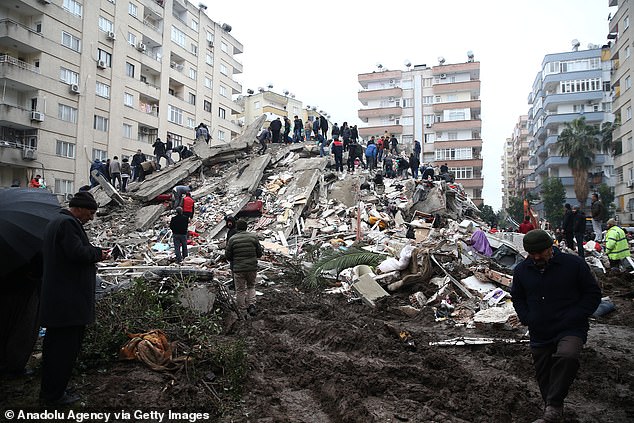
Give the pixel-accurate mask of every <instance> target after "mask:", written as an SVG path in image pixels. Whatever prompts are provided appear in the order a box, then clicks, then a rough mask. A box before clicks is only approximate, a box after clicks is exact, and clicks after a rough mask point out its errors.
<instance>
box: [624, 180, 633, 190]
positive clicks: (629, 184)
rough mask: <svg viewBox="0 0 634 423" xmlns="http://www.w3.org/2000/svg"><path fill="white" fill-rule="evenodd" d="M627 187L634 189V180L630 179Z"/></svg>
mask: <svg viewBox="0 0 634 423" xmlns="http://www.w3.org/2000/svg"><path fill="white" fill-rule="evenodd" d="M626 185H627V187H628V188H632V187H634V180H632V179H630V180H629V181H627V182H626Z"/></svg>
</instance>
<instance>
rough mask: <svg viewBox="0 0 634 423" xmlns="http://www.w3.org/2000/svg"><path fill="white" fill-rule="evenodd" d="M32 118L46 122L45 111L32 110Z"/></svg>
mask: <svg viewBox="0 0 634 423" xmlns="http://www.w3.org/2000/svg"><path fill="white" fill-rule="evenodd" d="M31 120H34V121H36V122H44V113H42V112H35V111H33V112H31Z"/></svg>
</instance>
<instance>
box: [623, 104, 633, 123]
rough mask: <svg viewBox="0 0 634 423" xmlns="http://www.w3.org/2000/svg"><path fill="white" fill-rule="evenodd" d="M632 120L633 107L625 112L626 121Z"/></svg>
mask: <svg viewBox="0 0 634 423" xmlns="http://www.w3.org/2000/svg"><path fill="white" fill-rule="evenodd" d="M630 119H632V107H631V106H630V107H628V108H627V109H626V110H625V120H630Z"/></svg>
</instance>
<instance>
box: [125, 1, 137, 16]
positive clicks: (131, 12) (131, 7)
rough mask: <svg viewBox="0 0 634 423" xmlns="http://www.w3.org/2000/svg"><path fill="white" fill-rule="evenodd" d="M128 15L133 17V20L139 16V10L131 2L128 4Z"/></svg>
mask: <svg viewBox="0 0 634 423" xmlns="http://www.w3.org/2000/svg"><path fill="white" fill-rule="evenodd" d="M128 15H130V16H134V17H135V18H136V17H137V16H138V15H139V8H138V7H137V5H136V4H134V3H132V2H130V3H128Z"/></svg>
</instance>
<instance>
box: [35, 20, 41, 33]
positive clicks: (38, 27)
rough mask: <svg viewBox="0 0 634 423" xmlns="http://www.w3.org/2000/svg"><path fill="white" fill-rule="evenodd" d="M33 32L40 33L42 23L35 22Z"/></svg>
mask: <svg viewBox="0 0 634 423" xmlns="http://www.w3.org/2000/svg"><path fill="white" fill-rule="evenodd" d="M35 32H37V33H38V34H41V33H42V22H35Z"/></svg>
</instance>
